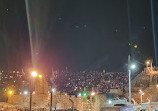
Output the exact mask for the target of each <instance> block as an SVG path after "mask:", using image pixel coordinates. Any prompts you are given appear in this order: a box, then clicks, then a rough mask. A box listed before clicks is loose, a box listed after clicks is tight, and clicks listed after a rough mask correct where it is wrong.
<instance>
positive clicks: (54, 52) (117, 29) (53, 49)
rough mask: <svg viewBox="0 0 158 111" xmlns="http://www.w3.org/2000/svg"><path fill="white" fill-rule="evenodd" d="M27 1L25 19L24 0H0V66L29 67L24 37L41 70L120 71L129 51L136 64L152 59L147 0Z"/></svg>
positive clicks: (29, 51)
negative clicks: (32, 49)
mask: <svg viewBox="0 0 158 111" xmlns="http://www.w3.org/2000/svg"><path fill="white" fill-rule="evenodd" d="M27 3H28V9H29V11H28V12H29V19H30V22H28V21H27V13H26V5H25V1H24V0H0V66H1V69H2V68H7V69H9V70H11V69H20V68H22V67H23V68H25V70H28V69H29V68H31V46H30V44H31V43H30V40H32V43H33V44H34V45H33V48H34V53H36V54H37V55H36V56H37V58H38V59H37V61H38V62H37V64H38V67H39V68H40V69H42V70H51V67H53V68H54V69H61V68H64V67H66V66H67V67H69V68H70V69H72V70H102V69H105V70H106V71H125V70H126V68H127V67H126V64H127V56H128V54H129V53H131V55H133V60H137V61H139V62H142V63H143V62H144V60H146V59H149V58H154V52H153V36H152V25H151V13H150V0H129V3H128V4H127V0H99V1H98V0H28V2H27ZM128 8H129V11H128ZM128 14H129V18H128ZM28 23H30V27H31V30H30V31H31V33H32V37H31V38H29V29H28V28H29V27H28ZM129 42H130V43H132V44H133V45H135V44H137V45H138V48H137V49H134V48H133V47H132V46H129V45H128V44H129Z"/></svg>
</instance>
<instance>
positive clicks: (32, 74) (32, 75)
mask: <svg viewBox="0 0 158 111" xmlns="http://www.w3.org/2000/svg"><path fill="white" fill-rule="evenodd" d="M37 76H38V74H37V72H32V73H31V78H30V111H32V84H31V81H32V77H33V78H35V77H37Z"/></svg>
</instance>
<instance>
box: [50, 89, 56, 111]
mask: <svg viewBox="0 0 158 111" xmlns="http://www.w3.org/2000/svg"><path fill="white" fill-rule="evenodd" d="M55 91H56V89H55V88H51V91H50V92H51V97H50V111H52V98H53V93H55Z"/></svg>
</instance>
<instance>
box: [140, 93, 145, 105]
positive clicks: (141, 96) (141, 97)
mask: <svg viewBox="0 0 158 111" xmlns="http://www.w3.org/2000/svg"><path fill="white" fill-rule="evenodd" d="M139 94H140V99H141V104H142V100H143V95H144V92H143V91H142V90H139Z"/></svg>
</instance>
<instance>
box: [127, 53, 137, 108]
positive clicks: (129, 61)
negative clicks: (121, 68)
mask: <svg viewBox="0 0 158 111" xmlns="http://www.w3.org/2000/svg"><path fill="white" fill-rule="evenodd" d="M135 68H136V65H135V64H131V60H130V55H129V56H128V73H129V77H128V78H129V80H128V81H129V105H131V69H135Z"/></svg>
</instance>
